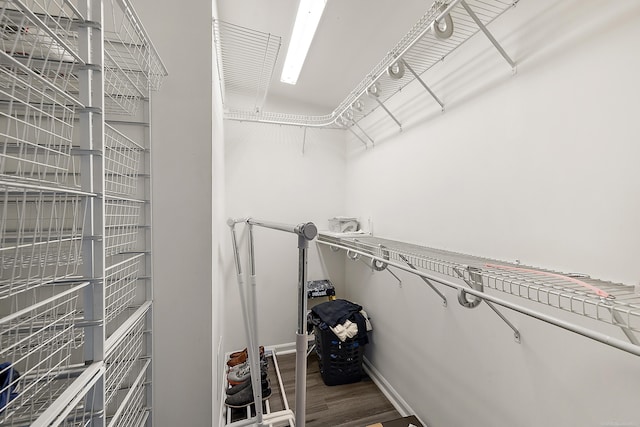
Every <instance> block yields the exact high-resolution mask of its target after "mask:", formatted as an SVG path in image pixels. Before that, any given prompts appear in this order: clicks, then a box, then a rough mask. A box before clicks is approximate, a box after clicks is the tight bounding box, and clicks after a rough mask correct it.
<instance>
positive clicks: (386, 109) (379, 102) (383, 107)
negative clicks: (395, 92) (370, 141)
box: [373, 97, 402, 130]
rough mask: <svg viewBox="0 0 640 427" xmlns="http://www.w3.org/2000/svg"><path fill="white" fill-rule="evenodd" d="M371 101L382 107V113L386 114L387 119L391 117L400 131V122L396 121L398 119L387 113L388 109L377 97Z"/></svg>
mask: <svg viewBox="0 0 640 427" xmlns="http://www.w3.org/2000/svg"><path fill="white" fill-rule="evenodd" d="M373 99H375V100H376V102H377V103H378V105H380V106H381V107H382V109H383V110H384V111H386V112H387V114H388V115H389V117H391V118H392V119H393V121H394V122H396V124H397V125H398V127H399V128H400V130H402V124H400V122H399V121H398V119H396V117H395V116H394V115H393V114H391V111H389V109H388V108H387V107H385V106H384V104H383V103H382V101H380V100H379V99H378V98H377V97H373Z"/></svg>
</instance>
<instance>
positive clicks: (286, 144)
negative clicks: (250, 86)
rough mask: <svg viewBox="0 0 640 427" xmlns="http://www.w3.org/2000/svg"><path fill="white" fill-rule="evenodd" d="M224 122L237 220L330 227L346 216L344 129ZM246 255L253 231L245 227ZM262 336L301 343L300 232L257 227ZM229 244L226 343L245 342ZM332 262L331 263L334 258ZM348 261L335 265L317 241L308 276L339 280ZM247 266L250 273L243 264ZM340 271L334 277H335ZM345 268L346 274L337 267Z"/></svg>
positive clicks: (231, 205) (266, 341)
mask: <svg viewBox="0 0 640 427" xmlns="http://www.w3.org/2000/svg"><path fill="white" fill-rule="evenodd" d="M304 134H305V131H304V129H302V128H298V127H288V126H274V125H265V124H256V123H240V122H232V121H228V122H226V123H225V136H226V137H225V142H226V164H225V169H226V194H227V213H228V215H229V217H232V218H242V217H253V218H257V219H261V220H267V221H273V222H279V223H285V224H294V225H295V224H300V223H303V222H308V221H312V222H314V223H315V224H316V225H317V226H318V228H320V229H326V228H327V226H328V218H331V217H333V216H336V215H344V214H345V212H344V191H345V161H346V160H345V143H344V133H343V132H342V131H337V130H314V129H309V130H307V131H306V139H305V135H304ZM237 230H238V238H239V240H240V251H241V253H242V254H243V255H244V254H246V245H245V243H246V236H247V233H246V229H245V227H244V224H240V225H238V228H237ZM254 231H255V252H256V283H257V285H256V289H257V295H258V319H259V327H258V329H259V331H258V332H259V337H260V343H261V344H263V345H274V344H283V343H290V342H293V341H295V332H296V327H297V300H298V299H297V293H298V291H297V289H298V288H297V281H298V249H297V245H298V240H297V236H296V235H295V234H290V233H285V232H280V231H274V230H269V229H264V228H259V227H255V228H254ZM230 254H231V244H230V243H229V244H228V253H227V256H228V257H227V258H226V259H227V260H228V262H227V266H226V270H225V273H226V277H227V280H226V283H225V309H226V320H225V347H226V348H227V351H230V350H232V349H240V348H244V347H245V346H246V342H247V341H246V337H245V330H244V326H243V317H242V311H241V305H240V297H239V295H240V293H239V291H238V285H237V281H236V274H235V270H234V267H233V261H232V258H231V255H230ZM328 262H329V263H331V260H329V261H328ZM341 265H342V263H341V262H338V263H337V267H335V268H328V267H327V266H324V265H322V264H321V263H320V260H319V258H318V252H317V249H316V246H315V243H312V244H311V245H310V249H309V263H308V267H309V270H308V279H309V280H316V279H325V278H329V279H333V277H334V276H335V277H336V278H338V282H337V283H336V286H340V285H341V283H340V280H341V278H342V277H343V276H342V274H341V270H340V269H341V268H342V267H341ZM244 271H247V269H246V266H244ZM330 271H333V272H334V273H333V276H330V273H329V272H330ZM336 271H339V272H340V274H336V273H335V272H336Z"/></svg>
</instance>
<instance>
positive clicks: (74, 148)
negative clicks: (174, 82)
mask: <svg viewBox="0 0 640 427" xmlns="http://www.w3.org/2000/svg"><path fill="white" fill-rule="evenodd" d="M0 44H1V45H2V49H0V273H1V275H0V366H1V368H0V375H2V381H0V385H1V387H2V389H0V396H2V398H1V399H0V424H1V425H3V426H5V425H6V426H25V425H33V426H58V425H63V426H85V425H96V423H98V425H102V423H104V422H105V420H108V422H109V423H110V424H109V425H114V426H115V425H117V426H139V425H145V423H146V425H151V424H152V413H151V412H150V407H151V401H150V396H151V393H150V387H151V382H150V379H151V360H152V354H151V348H152V346H151V337H152V324H151V318H152V316H151V310H152V303H151V298H152V282H151V276H152V275H151V263H150V261H151V254H150V252H149V242H150V234H149V233H150V230H151V227H150V225H151V224H150V215H149V213H150V160H149V155H150V154H149V153H150V148H151V143H150V139H149V138H150V136H149V133H148V132H139V131H138V130H132V131H131V132H129V131H128V129H129V128H130V127H131V126H135V127H139V126H142V127H144V126H146V125H147V124H145V123H144V122H145V121H146V120H148V119H149V116H150V114H149V94H150V91H153V90H158V89H159V88H160V86H161V82H162V79H163V78H164V77H165V76H166V75H167V70H166V68H165V67H164V65H163V63H162V61H161V60H160V57H159V55H158V53H157V52H156V49H155V48H154V46H153V44H152V43H151V41H150V39H149V37H148V35H147V33H146V31H145V30H144V27H143V26H142V23H141V22H140V20H139V18H138V16H137V14H136V12H135V10H134V9H133V7H132V5H131V3H130V2H129V1H128V0H89V1H86V2H84V1H83V2H76V1H74V0H69V1H68V0H64V1H49V0H0ZM103 105H104V108H103ZM113 114H117V115H121V114H127V115H131V116H134V117H133V118H131V119H127V120H126V125H124V126H121V125H118V124H117V122H119V121H118V120H114V121H113V123H114V124H113V125H108V124H106V123H105V121H106V120H110V119H113V117H112V115H113ZM120 122H121V121H120ZM137 122H140V123H139V125H137V124H136V123H137ZM129 133H131V134H132V135H136V137H131V136H130V135H129ZM138 307H139V308H138ZM105 337H106V338H105ZM5 380H6V381H5Z"/></svg>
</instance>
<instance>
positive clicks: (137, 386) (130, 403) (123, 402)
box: [107, 360, 151, 427]
mask: <svg viewBox="0 0 640 427" xmlns="http://www.w3.org/2000/svg"><path fill="white" fill-rule="evenodd" d="M150 363H151V361H150V360H147V361H144V362H142V361H141V362H138V363H137V364H136V367H137V368H138V369H135V370H134V371H132V374H134V375H132V380H131V383H130V385H129V386H128V387H126V388H123V389H121V390H119V392H118V393H117V395H116V397H115V400H114V401H113V404H112V405H111V407H110V408H109V409H108V414H109V415H108V416H107V427H128V426H142V425H145V421H146V419H147V417H148V416H149V409H148V405H147V403H146V398H147V396H146V382H147V369H148V367H149V364H150ZM112 408H117V409H116V410H115V412H111V410H112Z"/></svg>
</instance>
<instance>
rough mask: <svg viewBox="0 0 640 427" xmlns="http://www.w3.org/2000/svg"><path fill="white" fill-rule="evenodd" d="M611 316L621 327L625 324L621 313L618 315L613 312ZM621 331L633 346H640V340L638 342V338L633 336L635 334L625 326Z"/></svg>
mask: <svg viewBox="0 0 640 427" xmlns="http://www.w3.org/2000/svg"><path fill="white" fill-rule="evenodd" d="M611 315H612V317H613V320H614V322H617V323H619V324H620V325H623V324H624V321H623V320H622V318H621V316H620V313H618V312H617V311H615V310H611ZM614 324H615V323H614ZM620 329H622V332H623V333H624V335H625V336H626V337H627V339H628V340H629V342H630V343H631V344H634V345H637V346H640V340H638V338H637V337H636V336H635V335H634V334H633V332H632V331H631V330H630V329H628V328H625V327H624V326H620Z"/></svg>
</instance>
